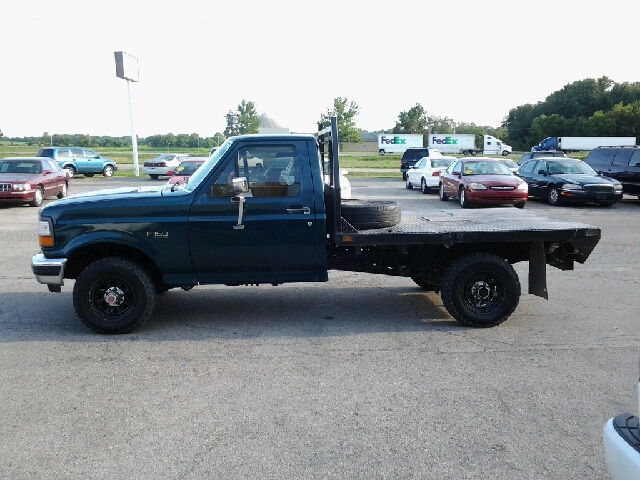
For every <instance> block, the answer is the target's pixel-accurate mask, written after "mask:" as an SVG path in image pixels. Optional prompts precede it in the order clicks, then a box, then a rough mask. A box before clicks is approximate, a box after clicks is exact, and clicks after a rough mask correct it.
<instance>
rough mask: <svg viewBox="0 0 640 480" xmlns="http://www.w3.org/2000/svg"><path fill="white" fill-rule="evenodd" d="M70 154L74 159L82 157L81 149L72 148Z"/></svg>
mask: <svg viewBox="0 0 640 480" xmlns="http://www.w3.org/2000/svg"><path fill="white" fill-rule="evenodd" d="M71 154H72V155H73V156H74V157H80V158H82V157H84V151H83V150H82V149H81V148H72V149H71Z"/></svg>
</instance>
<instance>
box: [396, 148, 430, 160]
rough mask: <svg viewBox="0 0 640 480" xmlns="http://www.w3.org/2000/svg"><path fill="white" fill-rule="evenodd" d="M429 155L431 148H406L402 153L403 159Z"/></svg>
mask: <svg viewBox="0 0 640 480" xmlns="http://www.w3.org/2000/svg"><path fill="white" fill-rule="evenodd" d="M428 156H429V149H428V148H413V149H412V148H410V149H408V150H405V152H404V153H403V154H402V159H403V160H418V159H419V158H422V157H428Z"/></svg>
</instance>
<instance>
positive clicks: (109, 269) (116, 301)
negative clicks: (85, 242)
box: [73, 257, 156, 334]
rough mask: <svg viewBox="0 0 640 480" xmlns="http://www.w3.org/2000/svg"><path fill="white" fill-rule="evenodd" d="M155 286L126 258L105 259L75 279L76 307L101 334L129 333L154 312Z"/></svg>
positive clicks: (141, 270) (78, 312) (83, 319)
mask: <svg viewBox="0 0 640 480" xmlns="http://www.w3.org/2000/svg"><path fill="white" fill-rule="evenodd" d="M155 301H156V297H155V287H154V285H153V282H152V281H151V278H150V277H149V274H148V273H147V272H146V271H145V270H144V269H143V268H142V267H141V266H140V265H139V264H137V263H135V262H133V261H131V260H128V259H126V258H119V257H112V258H102V259H100V260H96V261H95V262H93V263H91V264H89V265H88V266H87V267H86V268H85V269H84V270H83V271H82V272H81V273H80V275H78V278H77V279H76V283H75V286H74V288H73V306H74V308H75V310H76V314H77V315H78V317H79V318H80V320H82V323H84V324H85V325H86V326H87V327H89V328H91V329H92V330H95V331H96V332H98V333H109V334H114V333H128V332H131V331H132V330H134V329H135V328H137V327H139V326H140V325H142V323H144V321H145V320H147V318H149V317H150V316H151V314H152V313H153V309H154V307H155Z"/></svg>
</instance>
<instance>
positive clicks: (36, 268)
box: [31, 253, 67, 286]
mask: <svg viewBox="0 0 640 480" xmlns="http://www.w3.org/2000/svg"><path fill="white" fill-rule="evenodd" d="M66 263H67V259H66V258H47V257H45V256H44V255H43V254H42V253H37V254H35V255H34V256H33V257H31V271H32V272H33V273H34V275H35V276H36V280H37V281H38V282H40V283H43V284H46V285H56V286H62V285H64V267H65V265H66Z"/></svg>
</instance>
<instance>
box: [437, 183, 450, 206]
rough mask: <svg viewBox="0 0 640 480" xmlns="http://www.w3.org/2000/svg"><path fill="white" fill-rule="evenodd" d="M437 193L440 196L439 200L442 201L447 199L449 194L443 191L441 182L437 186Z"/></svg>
mask: <svg viewBox="0 0 640 480" xmlns="http://www.w3.org/2000/svg"><path fill="white" fill-rule="evenodd" d="M438 195H439V196H440V200H442V201H443V202H446V201H447V200H449V195H447V194H446V193H444V185H442V184H440V186H439V187H438Z"/></svg>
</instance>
